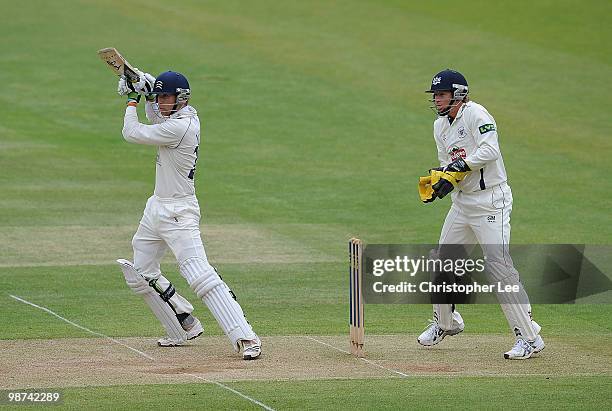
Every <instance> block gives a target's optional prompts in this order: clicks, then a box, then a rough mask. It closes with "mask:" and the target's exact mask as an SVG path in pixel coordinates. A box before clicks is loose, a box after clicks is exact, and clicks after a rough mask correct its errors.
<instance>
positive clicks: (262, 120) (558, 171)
mask: <svg viewBox="0 0 612 411" xmlns="http://www.w3.org/2000/svg"><path fill="white" fill-rule="evenodd" d="M2 14H3V17H4V19H3V25H2V27H1V28H0V47H1V48H2V50H3V58H2V59H1V60H0V73H2V75H1V77H2V84H3V90H2V93H0V103H1V104H2V115H1V117H2V120H1V121H0V170H1V172H0V193H2V194H1V195H0V281H1V282H2V285H3V286H2V290H3V293H4V295H0V312H1V314H2V317H1V318H2V320H3V327H2V328H1V329H0V339H2V340H13V339H34V338H38V339H45V338H66V337H86V336H88V335H86V334H85V333H83V332H82V331H79V330H78V329H75V328H74V327H71V326H69V325H67V324H64V323H62V322H59V321H56V320H54V319H52V318H51V317H49V315H48V314H46V313H43V312H41V311H38V310H35V309H34V308H32V307H28V306H26V305H23V304H18V303H17V302H15V301H14V300H13V299H11V298H10V297H8V295H9V294H14V295H18V296H21V297H23V298H25V299H27V300H29V301H32V302H34V303H37V304H41V305H43V306H46V307H48V308H50V309H52V310H54V311H56V312H58V313H59V314H61V315H63V316H65V317H67V318H69V319H71V320H73V321H75V322H77V323H79V324H82V325H84V326H87V327H90V328H93V329H95V330H96V331H99V332H102V333H105V334H109V335H112V336H155V335H158V334H159V326H158V325H157V324H155V323H154V322H152V321H151V317H150V314H149V313H148V312H146V311H145V310H144V309H143V305H142V301H140V300H138V299H137V298H136V297H135V296H133V295H132V294H131V293H130V291H129V290H128V289H127V288H126V287H125V284H124V283H123V281H122V279H121V273H120V272H119V271H118V269H117V267H116V266H115V265H113V261H112V258H110V257H108V256H107V255H106V254H105V253H104V249H105V245H104V242H103V241H100V240H99V238H94V237H96V236H95V235H93V236H91V238H88V237H83V238H79V241H74V239H71V238H67V236H68V235H72V234H67V233H74V232H79V231H78V230H81V229H83V230H85V229H88V230H89V231H87V233H90V234H89V235H91V232H94V233H95V232H96V230H99V231H100V233H101V234H100V237H101V238H108V239H109V246H108V248H109V249H112V250H113V253H114V252H115V250H116V252H117V254H118V255H116V258H119V257H126V256H129V255H130V244H129V240H130V238H129V235H124V234H121V237H120V238H116V237H113V236H112V233H113V232H114V231H113V230H114V229H113V227H134V229H135V227H136V224H137V222H138V219H139V218H140V215H141V213H142V209H143V208H144V204H145V200H146V198H147V197H148V196H149V195H150V193H151V192H152V188H153V179H154V157H155V151H154V149H152V148H150V147H141V146H135V145H129V144H127V143H125V142H124V141H123V140H122V138H121V134H120V133H121V126H122V118H123V107H124V102H123V99H122V98H119V97H118V96H117V95H116V94H115V88H116V80H115V78H113V76H112V75H111V73H110V71H108V70H107V69H106V68H105V67H104V66H103V64H102V63H101V62H100V61H99V60H98V58H97V56H96V54H95V52H96V50H98V49H99V48H102V47H108V46H114V47H117V48H118V49H119V50H120V51H121V52H122V53H123V54H124V55H125V56H127V58H128V59H129V60H130V61H131V62H132V63H133V64H134V65H136V66H137V67H140V68H142V69H144V70H147V71H150V72H151V73H153V74H154V75H156V74H157V73H159V72H162V71H164V70H167V69H173V70H177V71H181V72H183V73H184V74H185V75H186V76H187V77H188V78H189V80H190V82H191V87H192V91H193V99H192V104H193V105H194V106H195V107H196V108H197V109H198V111H199V113H200V116H201V119H202V124H203V130H202V134H203V144H202V147H201V149H200V160H199V162H198V173H197V178H196V186H197V191H198V196H199V198H200V201H201V207H202V214H203V219H202V230H203V235H204V238H205V241H208V238H209V237H208V236H207V227H211V226H213V225H214V226H215V227H222V226H223V225H227V227H228V228H229V227H247V226H248V227H251V228H253V230H254V231H257V233H258V235H259V237H257V238H258V241H261V244H262V246H263V244H264V243H266V241H268V242H269V244H281V245H283V244H284V245H285V248H283V249H282V250H280V249H279V250H278V253H279V254H280V253H281V251H283V252H284V251H293V252H295V253H298V254H299V255H300V256H302V257H303V258H302V259H301V260H299V261H296V262H294V263H289V262H286V261H285V262H279V261H278V259H276V260H275V258H274V257H275V256H274V255H272V254H273V252H272V253H271V254H270V250H269V249H268V250H267V252H268V254H267V256H268V257H266V258H268V259H269V261H268V260H266V261H264V262H257V263H249V261H231V260H230V261H223V260H222V259H220V260H221V262H220V263H218V265H219V267H220V269H221V272H222V273H223V274H224V278H225V279H226V280H227V281H228V283H229V284H230V286H231V287H232V288H233V289H234V290H235V291H236V293H237V294H238V297H239V298H240V301H241V303H242V304H243V307H244V309H245V311H246V313H247V314H248V316H249V318H250V320H251V322H252V323H253V324H254V326H255V327H256V329H257V331H258V332H259V333H261V334H262V335H302V334H312V335H343V334H345V333H346V328H347V324H346V322H347V320H346V304H347V302H346V297H347V292H348V290H347V286H346V264H345V260H346V256H345V247H344V244H345V240H346V239H347V238H348V237H349V236H351V235H356V236H360V237H362V238H364V239H365V240H366V241H367V242H370V243H433V242H436V241H437V239H438V235H439V230H440V228H441V225H442V222H443V219H444V216H445V213H446V210H447V209H448V207H449V202H448V201H439V202H434V203H433V204H431V205H427V206H425V205H423V204H421V203H420V202H419V201H418V197H417V193H416V181H417V180H416V179H417V177H418V176H419V175H420V174H422V173H423V172H424V171H425V170H427V169H428V168H430V167H431V166H432V165H433V164H435V162H436V150H435V144H434V141H433V139H432V136H431V125H432V122H433V119H434V118H433V114H432V113H431V111H430V110H428V108H427V107H428V105H429V103H428V102H427V101H426V99H427V96H426V95H425V93H423V91H424V90H425V89H426V88H427V87H428V85H429V82H430V79H431V76H432V75H433V74H434V73H435V72H437V71H439V70H441V69H443V68H446V67H452V68H456V69H458V70H460V71H462V72H463V73H464V74H465V75H466V77H467V79H468V81H469V84H470V90H471V96H472V98H473V100H475V101H477V102H479V103H482V104H484V105H485V106H486V107H487V108H488V109H489V111H490V112H491V113H492V114H493V115H494V116H495V118H496V120H497V123H498V128H499V132H500V142H501V148H502V152H503V155H504V160H505V163H506V167H507V169H508V175H509V178H510V184H511V186H512V189H513V193H514V201H515V203H514V210H513V215H512V217H513V220H512V226H513V232H512V241H513V242H514V243H524V244H536V243H586V244H609V243H610V238H612V229H611V227H612V215H611V214H610V212H609V210H608V205H609V204H610V203H612V181H611V180H610V179H609V178H607V177H606V176H607V174H608V169H609V165H608V163H609V156H610V153H612V142H611V141H610V136H611V135H612V122H611V121H610V115H609V110H608V108H607V107H608V105H609V103H608V100H609V98H608V92H607V88H606V86H607V84H608V83H609V77H610V73H611V72H612V45H611V44H612V21H611V20H612V19H611V17H610V16H612V4H611V3H610V2H609V1H585V2H581V3H580V4H578V3H576V2H573V1H569V0H564V1H554V2H553V1H544V0H542V1H536V2H533V1H531V2H527V1H517V2H513V3H512V4H506V3H490V2H482V1H465V2H461V3H460V4H459V3H457V2H451V1H441V2H436V3H435V4H433V3H432V4H430V3H422V4H421V3H418V2H403V1H385V2H376V1H365V0H364V1H334V2H328V1H311V2H300V1H287V2H282V3H278V2H272V1H267V0H266V1H257V2H241V1H215V2H200V1H196V0H191V1H183V2H181V3H180V6H178V5H174V4H171V3H168V2H163V1H160V0H153V1H144V0H136V1H132V2H128V3H126V2H120V1H115V0H102V1H97V2H89V1H84V0H69V1H63V2H47V1H42V0H37V1H27V2H20V3H10V4H9V3H7V4H5V5H3V9H2ZM43 228H44V229H45V231H44V232H43V231H42V230H43ZM103 231H104V233H105V234H104V236H106V237H103V236H102V232H103ZM109 233H110V234H109ZM124 237H125V238H124ZM42 238H44V242H40V240H41V239H42ZM210 238H212V239H211V243H210V244H208V247H209V249H212V250H215V251H216V253H217V255H220V256H221V257H222V256H224V255H227V254H228V253H229V251H234V253H235V254H240V250H242V249H244V248H245V247H246V244H244V243H243V242H241V241H240V240H238V241H235V239H233V238H232V239H231V241H229V240H228V242H227V243H223V244H220V243H215V242H214V241H213V240H214V239H215V238H217V237H214V236H212V237H210ZM110 242H112V247H111V245H110ZM40 244H44V246H40ZM255 244H256V245H258V244H259V242H255ZM266 244H268V243H266ZM215 247H216V248H215ZM32 248H34V249H35V250H36V255H37V256H39V259H40V260H43V261H44V260H49V261H51V262H52V263H51V264H49V266H42V267H41V266H36V265H35V264H33V263H32V262H31V261H28V259H27V256H29V255H32V252H30V251H29V250H31V249H32ZM82 249H91V250H95V251H94V252H95V253H96V255H98V256H103V257H99V259H102V260H103V261H104V263H96V264H92V265H88V264H81V263H79V261H78V260H76V257H73V256H80V255H81V254H82ZM98 250H99V251H98ZM235 250H237V251H235ZM272 251H274V250H272ZM250 252H252V251H250ZM247 255H250V254H248V253H247ZM296 255H297V254H296ZM309 255H311V256H313V262H309V260H308V258H307V257H308V256H309ZM322 255H323V256H325V258H323V259H322V260H321V259H319V260H317V259H316V258H314V257H316V256H322ZM253 257H255V255H253ZM63 259H66V260H67V261H66V264H65V265H63V264H61V263H58V262H60V261H62V260H63ZM253 259H254V260H255V258H253ZM107 260H108V261H107ZM37 261H38V260H37ZM96 261H98V260H96ZM17 262H18V263H17ZM213 262H214V261H213ZM164 269H165V270H166V272H167V273H168V275H169V277H170V278H171V279H172V280H173V281H174V282H175V284H176V285H177V287H178V289H179V290H180V291H181V292H183V293H185V294H186V295H188V296H192V294H191V291H190V290H188V288H187V286H186V284H185V282H184V281H183V280H182V279H181V278H180V276H179V275H178V273H177V271H176V268H175V267H174V266H173V265H171V264H165V265H164ZM191 299H192V300H194V298H191ZM196 309H197V313H198V315H200V316H202V318H203V319H204V320H205V322H206V323H207V324H211V323H212V321H213V320H212V318H211V317H210V315H209V314H208V313H207V312H206V310H204V309H203V306H202V305H196ZM462 314H463V315H464V317H465V318H466V321H468V324H469V327H468V329H466V333H475V334H480V333H491V334H495V333H506V332H507V326H506V323H505V320H504V318H503V315H502V313H501V311H500V309H499V307H497V306H493V305H491V306H488V305H487V306H480V305H478V306H469V307H464V308H463V309H462ZM534 314H535V315H536V317H537V319H538V321H539V322H540V323H541V324H542V325H543V326H544V327H545V328H544V329H545V332H546V333H547V334H548V335H555V336H564V335H568V336H571V337H573V338H577V337H578V336H582V335H584V336H588V337H596V336H599V335H603V336H609V335H610V333H611V332H612V328H611V325H610V322H609V318H610V315H611V314H612V308H611V307H610V306H609V305H573V306H549V305H546V306H535V307H534ZM367 315H368V325H367V327H368V332H369V333H373V334H398V333H415V332H417V331H419V330H420V329H421V327H423V326H424V324H425V320H426V319H427V318H428V317H429V315H430V308H429V307H427V306H368V307H367ZM207 333H208V334H219V333H220V331H219V329H218V328H217V327H216V326H214V325H211V326H208V327H207ZM604 349H605V347H604ZM607 353H608V354H609V353H610V351H609V348H608V351H607ZM608 357H609V355H608ZM230 385H231V386H232V387H236V388H237V389H239V390H244V392H246V393H249V394H251V395H253V396H256V397H257V398H258V399H260V400H262V401H263V402H265V403H267V404H269V405H271V406H273V407H278V408H280V409H285V408H322V407H325V408H332V407H333V408H356V407H364V408H385V407H387V408H398V407H402V406H405V405H404V404H406V403H410V404H413V405H414V406H418V407H419V408H441V407H445V406H447V405H448V401H447V398H458V402H457V403H456V405H457V406H459V407H461V408H471V407H472V406H473V405H474V404H483V405H484V404H508V406H511V405H516V404H523V401H526V402H527V404H526V405H527V406H532V407H534V408H535V407H546V408H578V407H580V408H608V407H606V405H608V406H609V404H610V402H611V401H610V394H609V392H610V379H609V378H608V377H606V378H601V377H598V378H590V377H572V378H566V377H559V378H552V379H551V380H543V379H540V378H536V377H526V378H493V379H489V378H475V377H462V378H438V379H436V378H426V377H422V378H412V379H409V380H397V379H383V380H365V379H364V380H354V381H353V380H339V381H300V382H266V383H265V384H259V383H249V382H236V383H231V384H230ZM502 387H503V390H502ZM506 387H507V388H506ZM0 388H1V387H0ZM439 392H444V393H445V396H436V395H435V393H439ZM66 393H67V404H68V402H70V404H72V405H73V406H75V407H77V405H74V404H78V406H81V407H85V406H86V407H87V408H94V407H96V406H97V407H100V408H107V407H108V406H112V407H118V408H127V407H130V408H134V407H135V406H138V405H140V406H141V407H144V406H145V405H146V404H150V405H154V406H162V405H163V404H166V405H170V404H176V403H177V402H178V401H182V400H183V398H184V397H183V396H182V395H181V394H184V395H185V396H187V395H188V394H189V395H191V394H192V393H195V394H194V397H197V399H196V398H193V402H191V403H190V404H191V405H192V407H196V406H197V405H201V404H211V408H223V407H225V408H232V407H233V408H244V407H248V406H249V404H248V403H244V402H243V400H241V399H240V398H239V397H237V396H235V395H233V394H230V393H227V392H223V391H220V389H219V388H218V387H215V386H210V385H203V384H198V385H192V384H190V385H164V386H144V387H139V388H138V390H137V389H135V388H134V387H133V386H131V385H125V386H113V387H104V388H91V387H86V388H71V389H67V390H66ZM522 393H525V394H524V395H522ZM281 394H282V395H281ZM349 394H351V395H349ZM519 397H521V398H519ZM72 399H74V401H75V402H74V403H73V402H72ZM485 399H486V400H488V401H490V402H487V403H485V402H484V401H485ZM202 407H205V405H202Z"/></svg>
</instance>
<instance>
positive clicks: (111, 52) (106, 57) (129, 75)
mask: <svg viewBox="0 0 612 411" xmlns="http://www.w3.org/2000/svg"><path fill="white" fill-rule="evenodd" d="M98 56H99V57H100V58H101V59H102V61H104V62H105V63H106V65H107V67H108V68H109V69H110V70H111V71H112V72H113V73H115V74H116V75H117V76H119V77H124V78H125V79H127V80H128V81H130V82H132V83H137V82H138V81H139V80H140V79H139V77H138V74H136V70H134V67H132V66H131V65H130V63H128V61H127V60H126V59H125V58H124V57H123V56H122V55H121V54H120V53H119V52H118V51H117V49H116V48H114V47H106V48H103V49H100V50H98Z"/></svg>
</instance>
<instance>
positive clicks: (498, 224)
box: [418, 70, 544, 359]
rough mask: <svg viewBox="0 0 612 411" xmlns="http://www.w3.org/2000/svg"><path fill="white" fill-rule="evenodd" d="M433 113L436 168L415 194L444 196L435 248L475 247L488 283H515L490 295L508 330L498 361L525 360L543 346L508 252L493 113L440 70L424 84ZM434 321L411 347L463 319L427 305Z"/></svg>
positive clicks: (458, 79) (450, 309)
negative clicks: (511, 289) (513, 288)
mask: <svg viewBox="0 0 612 411" xmlns="http://www.w3.org/2000/svg"><path fill="white" fill-rule="evenodd" d="M427 92H428V93H432V95H433V99H432V100H431V101H432V102H433V103H434V106H432V108H433V109H434V110H435V111H436V113H437V114H438V118H437V119H436V120H435V121H434V133H433V134H434V139H435V141H436V145H437V147H438V159H439V160H440V167H438V168H434V169H432V170H430V174H429V175H428V176H425V177H421V178H420V181H419V194H420V196H421V200H422V201H423V202H425V203H429V202H432V201H434V200H435V199H437V198H439V199H442V198H444V197H445V196H446V195H448V194H449V193H450V194H451V200H452V204H451V208H450V210H449V212H448V215H447V216H446V220H445V221H444V226H443V227H442V233H441V234H440V241H439V243H440V245H441V248H443V245H444V244H476V243H478V244H480V245H481V247H482V249H483V252H484V255H485V257H486V261H487V263H486V268H487V273H488V275H489V278H490V280H492V281H495V282H496V283H497V282H499V283H500V284H502V285H503V286H506V285H517V286H519V290H520V292H519V293H509V294H508V293H506V295H504V296H502V295H500V294H498V300H499V301H500V303H501V308H502V310H503V312H504V315H505V316H506V319H507V320H508V324H509V325H510V329H511V330H512V331H513V332H514V334H515V335H516V343H515V345H514V347H513V348H512V349H511V350H510V351H508V352H506V353H505V354H504V358H506V359H526V358H529V357H531V356H532V355H533V354H537V353H539V352H540V351H542V350H543V349H544V341H543V340H542V337H540V335H539V334H540V329H541V327H540V326H539V325H538V324H537V323H536V322H535V321H533V320H532V319H531V305H530V304H529V299H528V297H527V294H526V293H525V290H524V288H523V286H522V284H521V282H520V281H519V273H518V272H517V270H516V269H515V268H514V264H513V262H512V258H511V257H510V254H509V243H510V213H511V212H512V191H511V190H510V186H509V185H508V183H507V181H506V180H507V177H506V169H505V167H504V161H503V159H502V155H501V152H500V149H499V142H498V135H497V125H496V123H495V120H494V119H493V116H491V114H489V112H488V111H487V110H486V109H485V108H484V107H483V106H481V105H480V104H477V103H475V102H473V101H470V100H469V98H468V83H467V81H466V79H465V77H464V76H463V75H462V74H461V73H459V72H457V71H454V70H443V71H441V72H439V73H438V74H436V75H435V76H434V77H433V80H432V82H431V87H430V89H429V90H427ZM433 309H434V320H433V322H432V324H430V326H429V327H428V328H427V329H426V330H425V331H424V332H423V333H422V334H421V335H420V336H419V337H418V342H419V344H422V345H425V346H432V345H435V344H438V343H439V342H440V341H442V339H443V338H444V337H445V336H447V335H448V336H450V335H456V334H459V333H460V332H462V331H463V329H464V323H463V319H462V318H461V315H460V314H459V312H458V311H457V310H456V309H455V306H454V305H451V304H434V307H433Z"/></svg>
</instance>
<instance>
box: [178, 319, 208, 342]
mask: <svg viewBox="0 0 612 411" xmlns="http://www.w3.org/2000/svg"><path fill="white" fill-rule="evenodd" d="M191 317H192V318H193V319H194V321H192V322H191V324H181V326H182V327H183V330H185V331H186V332H187V339H188V340H193V339H194V338H198V337H199V336H200V335H202V333H203V332H204V327H202V323H201V322H200V320H198V319H197V318H196V317H193V316H191Z"/></svg>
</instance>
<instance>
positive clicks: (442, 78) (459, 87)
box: [425, 69, 469, 116]
mask: <svg viewBox="0 0 612 411" xmlns="http://www.w3.org/2000/svg"><path fill="white" fill-rule="evenodd" d="M436 91H451V92H452V93H453V98H452V101H451V104H449V106H448V107H446V108H445V109H444V110H442V111H440V110H436V111H437V113H438V114H439V115H441V116H444V115H446V114H448V113H449V112H450V109H451V107H452V106H453V105H455V104H457V103H458V102H460V101H463V99H465V98H466V97H467V95H468V92H469V91H468V83H467V80H466V79H465V77H464V76H463V74H461V73H459V72H458V71H455V70H451V69H446V70H442V71H441V72H439V73H437V74H436V75H435V76H433V79H432V80H431V87H430V88H429V90H426V91H425V92H426V93H435V92H436Z"/></svg>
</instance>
